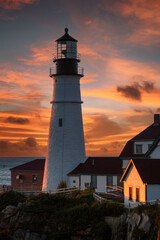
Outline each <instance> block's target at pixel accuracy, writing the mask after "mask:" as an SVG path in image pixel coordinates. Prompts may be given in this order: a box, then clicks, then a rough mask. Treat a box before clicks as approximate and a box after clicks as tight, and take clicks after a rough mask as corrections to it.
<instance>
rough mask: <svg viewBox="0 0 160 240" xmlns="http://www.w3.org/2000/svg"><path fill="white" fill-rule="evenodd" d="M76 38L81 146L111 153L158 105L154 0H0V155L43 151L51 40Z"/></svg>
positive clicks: (158, 28)
mask: <svg viewBox="0 0 160 240" xmlns="http://www.w3.org/2000/svg"><path fill="white" fill-rule="evenodd" d="M66 26H67V27H68V28H69V34H70V35H71V36H73V37H74V38H76V39H78V52H79V53H80V54H81V63H80V65H81V66H83V67H84V70H85V76H84V78H82V79H81V95H82V100H83V102H84V103H83V105H82V111H83V122H84V135H85V144H86V154H87V155H88V156H89V155H95V156H96V155H106V156H110V155H114V156H115V155H118V154H119V153H120V152H121V150H122V148H123V146H124V145H125V143H126V141H127V140H129V139H130V138H132V137H133V136H135V135H136V134H137V133H139V132H140V131H141V130H143V129H144V128H145V127H147V126H148V125H150V124H151V123H152V122H153V114H154V113H160V1H159V0H152V1H150V0H81V1H78V0H0V156H45V155H46V149H47V147H46V146H47V138H48V130H49V121H50V112H51V105H50V100H51V99H52V91H53V87H52V84H53V82H52V79H51V78H50V77H49V68H50V67H53V66H54V65H53V62H52V59H53V56H54V52H55V40H56V39H57V38H59V37H61V36H62V35H63V34H64V28H65V27H66Z"/></svg>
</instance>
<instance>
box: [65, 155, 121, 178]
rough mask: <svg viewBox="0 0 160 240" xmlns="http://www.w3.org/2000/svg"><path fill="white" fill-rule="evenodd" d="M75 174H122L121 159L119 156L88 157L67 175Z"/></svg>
mask: <svg viewBox="0 0 160 240" xmlns="http://www.w3.org/2000/svg"><path fill="white" fill-rule="evenodd" d="M76 174H96V175H98V174H100V175H102V174H104V175H106V174H122V161H121V160H120V159H119V157H88V158H87V160H86V161H85V163H80V164H79V165H78V166H77V167H76V168H75V169H74V170H73V171H71V172H70V173H69V174H68V175H76Z"/></svg>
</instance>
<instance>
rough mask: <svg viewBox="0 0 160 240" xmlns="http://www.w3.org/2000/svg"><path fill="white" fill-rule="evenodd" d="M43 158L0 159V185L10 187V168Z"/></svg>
mask: <svg viewBox="0 0 160 240" xmlns="http://www.w3.org/2000/svg"><path fill="white" fill-rule="evenodd" d="M37 158H38V159H41V158H45V157H0V185H8V186H9V185H11V171H10V168H13V167H16V166H18V165H21V164H23V163H26V162H30V161H32V160H34V159H37Z"/></svg>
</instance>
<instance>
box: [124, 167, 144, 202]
mask: <svg viewBox="0 0 160 240" xmlns="http://www.w3.org/2000/svg"><path fill="white" fill-rule="evenodd" d="M129 187H132V188H133V201H129ZM136 187H139V189H140V202H145V201H146V194H145V188H146V186H145V184H144V183H143V182H142V180H141V178H140V176H139V174H138V172H137V170H136V168H135V167H133V165H132V166H131V168H130V170H129V172H128V174H127V175H126V177H125V181H124V202H125V204H128V203H129V202H130V203H131V204H132V203H133V202H136Z"/></svg>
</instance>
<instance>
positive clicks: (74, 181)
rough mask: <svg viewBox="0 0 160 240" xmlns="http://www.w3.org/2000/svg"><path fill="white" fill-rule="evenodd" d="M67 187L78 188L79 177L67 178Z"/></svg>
mask: <svg viewBox="0 0 160 240" xmlns="http://www.w3.org/2000/svg"><path fill="white" fill-rule="evenodd" d="M68 187H79V176H69V177H68Z"/></svg>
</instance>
